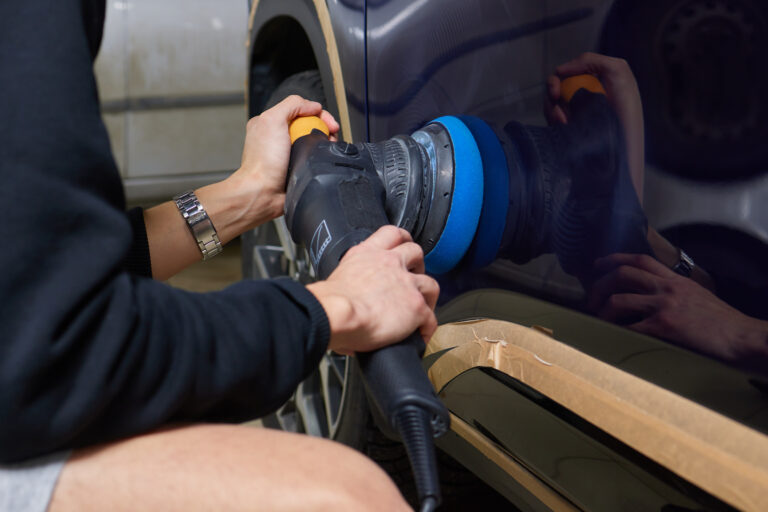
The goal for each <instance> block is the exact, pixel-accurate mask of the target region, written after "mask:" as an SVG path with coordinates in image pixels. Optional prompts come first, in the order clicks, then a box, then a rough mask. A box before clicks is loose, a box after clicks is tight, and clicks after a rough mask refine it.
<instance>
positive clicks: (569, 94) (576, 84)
mask: <svg viewBox="0 0 768 512" xmlns="http://www.w3.org/2000/svg"><path fill="white" fill-rule="evenodd" d="M579 89H586V90H588V91H589V92H595V93H598V94H602V95H603V96H606V93H605V88H603V84H601V83H600V80H598V78H597V77H596V76H595V75H574V76H569V77H568V78H566V79H564V80H563V81H562V82H560V96H561V97H562V98H563V100H564V101H565V102H566V103H569V102H570V101H571V98H573V95H574V94H576V91H578V90H579Z"/></svg>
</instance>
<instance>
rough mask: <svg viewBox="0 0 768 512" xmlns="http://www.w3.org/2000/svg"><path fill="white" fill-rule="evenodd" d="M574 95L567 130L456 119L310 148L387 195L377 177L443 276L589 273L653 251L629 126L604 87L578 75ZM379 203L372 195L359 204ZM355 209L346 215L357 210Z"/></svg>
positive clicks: (389, 207)
mask: <svg viewBox="0 0 768 512" xmlns="http://www.w3.org/2000/svg"><path fill="white" fill-rule="evenodd" d="M563 87H564V91H567V90H568V89H569V88H570V89H571V91H570V92H569V93H568V98H567V99H568V101H569V104H568V107H569V111H570V120H569V123H568V124H567V125H562V126H552V127H534V126H526V125H522V124H520V123H517V122H514V121H510V122H509V123H507V124H506V125H505V126H503V127H502V128H500V129H496V130H494V129H492V128H491V127H490V126H489V125H488V124H487V123H485V122H484V121H483V120H481V119H478V118H475V117H468V116H462V117H453V116H446V117H441V118H439V119H436V120H435V121H433V122H431V123H429V124H427V125H426V126H425V127H424V128H422V129H420V130H418V131H416V132H415V133H413V134H412V135H411V136H404V135H398V136H396V137H394V138H392V139H389V140H387V141H384V142H380V143H374V144H356V145H350V144H346V143H337V144H334V143H330V142H328V141H327V139H325V137H323V136H320V137H319V138H318V139H316V140H313V141H310V140H309V139H312V137H311V136H310V137H307V139H308V140H307V141H306V142H305V143H304V144H302V145H306V146H307V147H308V148H311V150H312V151H315V154H314V155H313V157H312V160H313V161H314V162H315V163H316V164H318V165H320V162H321V160H324V161H323V163H322V165H323V166H326V169H327V168H330V167H335V168H339V167H341V168H344V169H346V170H348V171H352V170H358V171H362V173H361V176H363V177H364V179H365V180H368V181H369V182H370V183H368V186H370V187H374V186H375V187H377V190H378V186H379V184H373V181H379V182H380V184H381V185H382V186H383V193H384V199H383V201H384V207H385V211H386V215H387V220H388V222H390V223H392V224H396V225H398V226H400V227H403V228H404V229H406V230H408V231H409V232H410V233H411V234H412V236H413V238H414V240H415V241H416V242H417V243H419V244H420V245H421V247H422V248H423V249H424V253H425V261H426V266H427V270H428V271H429V272H431V273H434V274H443V273H446V272H448V271H450V270H453V269H455V268H469V269H472V268H480V267H483V266H485V265H488V264H489V263H491V262H492V261H493V260H494V259H496V258H506V259H510V260H512V261H514V262H515V263H520V264H522V263H525V262H527V261H530V260H531V259H533V258H535V257H536V256H539V255H541V254H544V253H554V254H556V255H557V257H558V259H559V261H560V264H561V266H562V267H563V269H565V271H566V272H569V273H571V274H574V275H578V276H584V275H585V274H587V273H588V272H589V270H590V269H591V266H592V263H593V261H594V260H595V259H596V258H598V257H601V256H605V255H607V254H611V253H615V252H629V253H645V254H652V252H651V249H650V247H649V245H648V243H647V241H646V237H645V235H646V228H647V224H646V219H645V215H644V214H643V211H642V208H641V206H640V203H639V201H638V199H637V197H636V195H635V192H634V190H633V188H632V183H631V179H630V176H629V171H628V168H627V160H626V154H625V153H626V152H625V148H624V139H623V136H622V129H621V126H620V124H619V121H618V119H617V117H616V115H615V113H614V112H613V110H612V109H611V107H610V106H609V104H608V102H607V100H606V98H605V96H604V94H601V93H600V91H602V87H601V86H600V83H599V82H598V81H597V80H596V79H594V77H588V78H585V77H574V78H572V79H567V80H565V81H564V82H563ZM574 89H578V90H576V91H574ZM303 142H304V141H303ZM302 151H304V149H302ZM321 154H322V157H321V156H320V155H321ZM296 163H299V164H302V163H307V162H306V161H302V162H296ZM328 166H330V167H328ZM294 169H295V167H294ZM294 177H295V174H294ZM376 177H378V180H376ZM378 193H379V194H380V193H381V191H379V192H378ZM293 197H294V198H296V197H297V194H295V193H294V194H293ZM379 200H380V198H379V197H376V198H369V199H366V200H363V199H362V196H361V197H359V198H358V204H359V203H360V201H363V202H364V203H365V202H366V201H367V202H368V204H369V205H370V201H379ZM290 201H291V199H290V198H289V200H288V203H287V206H286V208H287V210H286V212H287V217H286V218H287V220H288V221H289V224H288V227H289V229H291V231H292V233H294V237H295V238H299V239H305V238H304V236H303V235H300V236H298V237H297V234H298V233H297V226H296V225H295V224H294V225H292V224H291V223H290V221H291V210H293V209H295V205H291V204H290ZM339 206H340V207H341V206H342V205H339ZM365 208H366V207H365V204H363V205H362V209H363V210H365ZM358 209H359V208H358ZM348 210H349V211H347V212H345V215H348V214H351V213H352V212H353V211H356V210H355V208H349V209H348ZM358 215H363V216H364V215H365V211H362V212H358V213H355V215H353V216H358ZM313 227H314V226H313ZM343 227H346V226H343ZM337 241H338V239H337ZM327 254H334V257H340V256H341V254H337V251H332V250H331V251H329V252H328V253H327ZM336 261H338V260H336ZM319 264H320V265H322V264H323V262H322V261H320V262H319Z"/></svg>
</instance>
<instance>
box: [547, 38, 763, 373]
mask: <svg viewBox="0 0 768 512" xmlns="http://www.w3.org/2000/svg"><path fill="white" fill-rule="evenodd" d="M582 73H590V74H594V75H596V76H597V77H598V78H599V79H600V81H601V83H602V84H603V87H604V88H605V90H606V93H607V97H608V101H609V102H610V103H611V105H612V106H613V108H614V109H615V111H616V113H617V117H618V118H619V120H620V122H621V125H622V129H623V131H624V140H625V143H626V148H627V160H628V164H629V171H630V175H631V178H632V183H633V185H634V187H635V191H636V192H637V195H638V197H639V198H641V199H642V196H643V187H642V185H643V174H644V170H645V158H644V153H645V147H644V137H643V129H644V126H643V112H642V102H641V99H640V92H639V90H638V87H637V83H636V81H635V78H634V75H633V74H632V70H631V69H630V68H629V66H628V65H627V63H626V61H624V60H622V59H616V58H612V57H607V56H604V55H598V54H595V53H585V54H583V55H581V56H579V57H578V58H576V59H574V60H572V61H570V62H567V63H565V64H563V65H561V66H558V68H557V70H556V74H555V75H552V76H550V77H549V79H548V80H547V92H548V96H547V102H546V106H545V114H546V116H547V119H548V120H549V122H550V123H551V124H565V123H567V122H568V114H569V113H568V109H567V105H564V104H563V103H562V102H561V101H560V84H561V80H562V79H564V78H566V77H568V76H572V75H576V74H582ZM647 237H648V242H649V243H650V245H651V247H652V248H653V251H654V253H655V255H656V259H654V258H652V257H650V256H647V255H640V254H613V255H610V256H607V257H605V258H601V259H599V260H597V262H596V263H595V269H594V270H595V273H594V275H595V276H596V277H595V279H594V281H593V282H592V283H591V285H589V290H588V309H589V310H591V311H593V312H595V314H597V316H598V317H600V318H602V319H604V320H609V321H612V322H615V323H618V324H621V325H626V326H627V327H629V328H630V329H633V330H635V331H638V332H641V333H644V334H649V335H652V336H657V337H659V338H664V339H667V340H670V341H672V342H674V343H677V344H679V345H681V346H684V347H687V348H690V349H694V350H697V351H699V352H703V353H706V354H708V355H711V356H715V357H717V358H719V359H722V360H725V361H728V362H730V363H732V364H736V365H738V366H740V367H743V368H751V369H758V370H759V369H763V371H764V368H765V367H766V362H768V322H764V321H761V320H758V319H755V318H751V317H748V316H746V315H744V314H743V313H741V312H740V311H738V310H736V309H734V308H733V307H731V306H729V305H728V304H726V303H725V302H723V301H722V300H720V299H719V298H718V297H716V296H715V295H714V294H713V293H712V292H711V291H710V290H713V289H714V286H713V285H712V280H711V278H710V277H709V275H708V274H707V273H706V271H704V270H703V269H701V268H700V267H698V266H697V267H694V270H693V273H692V274H691V276H690V277H691V278H690V279H689V278H686V277H683V276H681V275H679V274H677V273H675V272H674V271H672V270H671V267H672V266H674V265H675V264H676V263H677V261H678V258H679V254H680V253H679V251H678V249H677V248H676V247H674V246H673V245H672V244H671V243H669V242H668V241H667V240H666V239H665V238H664V237H662V236H661V235H660V234H659V233H658V232H657V231H656V230H654V229H653V228H650V227H649V228H648V236H647ZM665 265H666V266H665ZM707 288H709V289H707Z"/></svg>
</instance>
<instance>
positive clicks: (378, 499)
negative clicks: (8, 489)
mask: <svg viewBox="0 0 768 512" xmlns="http://www.w3.org/2000/svg"><path fill="white" fill-rule="evenodd" d="M49 510H50V511H51V512H68V511H90V510H94V511H96V510H99V511H101V510H113V511H121V510H163V511H175V510H184V511H190V510H269V511H288V510H300V511H308V510H381V511H396V510H410V509H409V508H408V505H407V504H406V502H405V500H403V498H402V496H401V495H400V493H399V492H398V490H397V488H396V487H395V485H394V484H393V483H392V481H391V480H390V479H389V478H388V477H387V475H386V474H385V473H384V472H383V471H382V470H381V469H380V468H379V467H378V466H376V465H375V464H374V463H373V462H371V461H370V460H368V459H366V458H365V457H363V456H362V455H360V454H358V453H357V452H355V451H354V450H352V449H350V448H347V447H345V446H343V445H340V444H338V443H334V442H331V441H326V440H322V439H317V438H311V437H308V436H301V435H297V434H289V433H285V432H279V431H275V430H268V429H255V428H249V427H240V426H228V425H227V426H225V425H196V426H190V427H183V428H177V429H173V430H166V431H162V432H156V433H152V434H147V435H143V436H139V437H135V438H132V439H128V440H125V441H120V442H117V443H113V444H109V445H105V446H102V447H96V448H93V449H88V450H84V451H80V452H77V453H76V454H75V456H74V457H73V458H72V460H71V461H70V462H68V463H67V465H66V466H65V468H64V470H63V472H62V474H61V477H60V479H59V483H58V485H57V488H56V491H55V492H54V495H53V499H52V501H51V506H50V508H49Z"/></svg>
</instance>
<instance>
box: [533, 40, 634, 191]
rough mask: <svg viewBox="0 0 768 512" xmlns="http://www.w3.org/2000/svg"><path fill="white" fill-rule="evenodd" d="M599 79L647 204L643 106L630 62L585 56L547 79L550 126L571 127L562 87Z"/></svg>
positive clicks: (631, 170)
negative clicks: (579, 78)
mask: <svg viewBox="0 0 768 512" xmlns="http://www.w3.org/2000/svg"><path fill="white" fill-rule="evenodd" d="M583 74H590V75H595V76H596V77H597V78H598V79H599V80H600V82H601V83H602V84H603V88H604V89H605V92H606V95H607V97H608V102H609V103H610V104H611V106H612V107H613V108H614V110H615V111H616V115H617V116H618V118H619V121H620V122H621V126H622V128H623V129H624V137H625V141H626V145H627V158H628V160H629V172H630V174H631V176H632V184H633V185H634V187H635V191H636V192H637V196H638V197H639V198H640V202H641V203H642V200H643V174H644V172H645V156H644V155H645V139H644V133H643V104H642V101H641V99H640V91H639V89H638V87H637V82H636V81H635V76H634V75H633V74H632V70H631V69H630V68H629V65H628V64H627V61H625V60H623V59H617V58H614V57H607V56H605V55H600V54H597V53H584V54H582V55H580V56H578V57H577V58H575V59H573V60H572V61H570V62H566V63H565V64H562V65H560V66H558V67H557V68H556V69H555V74H553V75H552V76H550V77H549V78H548V79H547V97H546V101H545V108H544V113H545V115H546V117H547V120H548V121H549V122H550V124H566V123H568V107H567V105H565V104H563V102H562V101H561V99H560V83H561V82H562V80H563V79H565V78H567V77H569V76H574V75H583Z"/></svg>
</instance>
